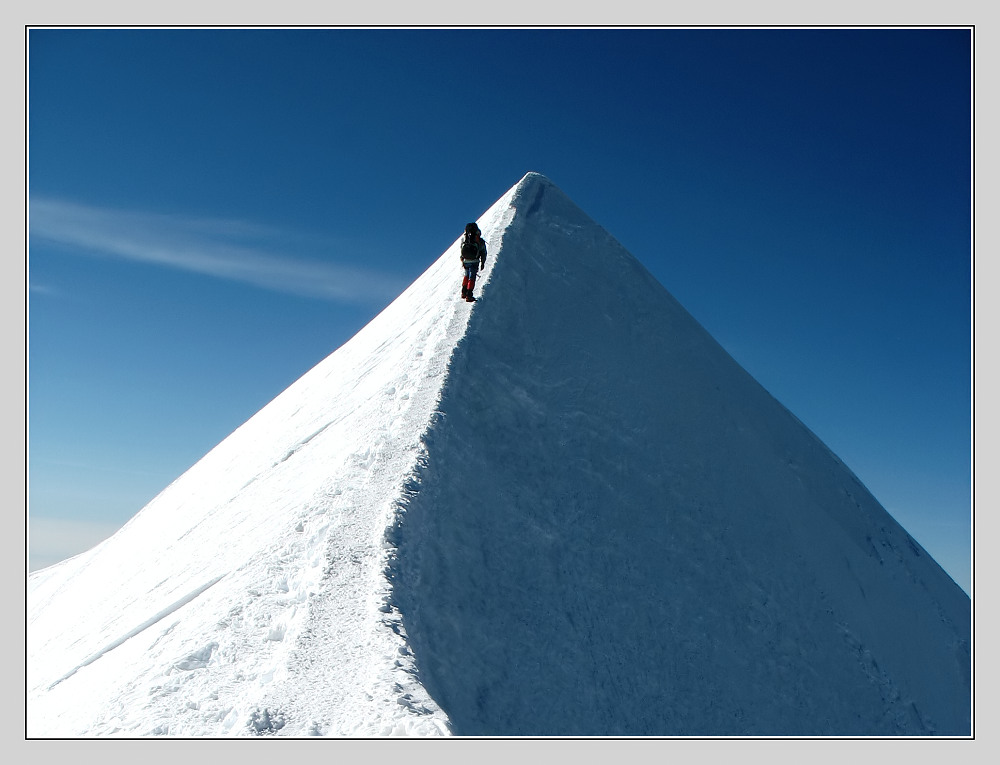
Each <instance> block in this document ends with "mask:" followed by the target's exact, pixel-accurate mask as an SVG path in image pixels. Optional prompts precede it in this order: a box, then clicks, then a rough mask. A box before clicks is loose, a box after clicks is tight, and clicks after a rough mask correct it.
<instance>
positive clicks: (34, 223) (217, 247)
mask: <svg viewBox="0 0 1000 765" xmlns="http://www.w3.org/2000/svg"><path fill="white" fill-rule="evenodd" d="M28 220H29V232H30V235H31V236H32V237H33V238H38V239H40V240H47V241H49V242H54V243H58V244H60V245H62V246H65V247H69V248H71V249H73V250H76V251H79V252H81V253H85V254H90V255H99V256H101V255H103V256H112V257H118V258H123V259H126V260H132V261H137V262H141V263H150V264H155V265H159V266H165V267H168V268H176V269H180V270H184V271H190V272H194V273H199V274H205V275H208V276H213V277H216V278H219V279H227V280H229V281H235V282H242V283H245V284H252V285H254V286H255V287H260V288H263V289H268V290H273V291H277V292H283V293H289V294H293V295H299V296H304V297H311V298H319V299H324V300H333V301H338V302H347V303H371V302H386V301H388V300H391V299H392V298H394V297H395V296H396V295H398V294H399V293H400V292H401V291H402V290H403V289H404V288H405V287H406V282H405V281H403V280H401V279H400V278H399V277H398V276H397V275H395V274H387V273H384V272H379V271H375V270H372V269H365V268H358V267H355V266H344V265H339V264H337V263H333V262H330V261H327V260H318V259H308V258H303V257H299V256H296V255H291V254H289V253H288V251H289V249H291V248H293V247H296V242H298V244H299V245H301V246H303V248H304V249H315V248H316V243H315V242H311V243H309V246H308V247H305V246H304V245H303V242H302V239H301V237H296V236H295V235H290V234H287V233H284V232H281V231H277V230H274V229H270V228H267V227H263V226H258V225H254V224H250V223H246V222H242V221H234V220H226V219H216V220H213V219H203V218H192V217H186V216H178V215H164V214H158V213H146V212H132V211H126V210H117V209H111V208H102V207H94V206H89V205H83V204H78V203H74V202H66V201H61V200H54V199H46V198H38V197H33V198H32V199H31V201H30V203H29V208H28ZM333 247H334V246H333V245H328V246H327V248H326V249H327V251H329V249H332V248H333Z"/></svg>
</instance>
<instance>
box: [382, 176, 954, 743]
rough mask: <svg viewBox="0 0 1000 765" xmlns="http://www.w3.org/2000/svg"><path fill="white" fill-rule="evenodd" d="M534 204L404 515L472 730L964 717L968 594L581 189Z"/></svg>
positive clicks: (414, 634)
mask: <svg viewBox="0 0 1000 765" xmlns="http://www.w3.org/2000/svg"><path fill="white" fill-rule="evenodd" d="M514 206H515V207H516V209H517V214H516V216H515V218H514V221H513V224H512V225H511V226H510V227H509V228H508V230H507V233H506V235H505V237H504V242H503V251H502V253H501V254H500V256H499V259H498V262H497V265H496V268H495V271H494V273H493V274H492V277H491V279H490V283H489V285H488V286H487V288H486V290H485V293H484V297H483V299H482V300H481V301H480V303H479V304H478V305H477V308H476V311H475V312H474V313H473V315H472V318H471V320H470V322H469V326H468V330H467V332H466V335H465V336H464V337H463V339H462V340H461V341H460V343H459V345H458V347H457V349H456V351H455V354H454V357H453V359H452V368H451V372H450V374H449V377H448V380H447V382H446V384H445V389H444V392H443V396H442V400H441V403H440V406H439V409H440V412H441V414H440V415H439V416H438V417H436V418H435V421H434V424H433V427H432V429H431V430H430V432H429V433H428V434H427V436H426V439H425V440H426V443H427V454H426V455H425V458H424V467H423V469H422V471H421V472H420V474H419V475H418V476H417V479H416V480H415V481H414V483H413V486H412V491H413V493H412V496H411V497H410V498H409V500H408V503H407V506H406V512H405V514H404V515H402V517H401V519H400V524H399V529H398V533H397V537H398V545H399V550H398V557H397V560H396V563H395V574H396V587H395V591H394V599H395V603H396V604H397V606H398V607H399V609H400V610H401V612H402V615H403V619H404V622H405V623H406V624H407V627H408V630H409V633H410V635H411V648H412V649H413V650H414V651H415V653H416V656H417V660H418V664H419V665H420V668H421V677H422V679H423V682H424V685H425V687H426V688H427V690H428V691H429V692H430V694H431V695H432V696H433V697H434V699H435V700H436V701H437V703H438V704H440V706H441V707H442V709H443V710H444V711H445V712H446V713H447V714H448V715H449V717H450V719H451V722H452V725H453V727H454V730H455V732H456V733H459V734H465V735H482V734H487V735H489V734H500V735H595V734H600V735H649V734H656V735H809V736H813V735H909V734H914V735H927V734H951V735H968V734H969V733H970V706H971V701H970V699H971V695H970V694H971V691H970V601H969V598H968V596H967V595H966V594H965V593H964V592H963V591H962V590H961V589H960V588H959V587H958V586H957V585H956V584H955V583H954V582H953V581H952V580H951V579H950V578H949V577H948V575H947V574H946V573H945V572H944V571H943V570H942V569H941V568H940V567H939V566H938V565H937V564H936V563H935V562H934V561H933V560H932V559H931V558H930V557H929V556H928V555H927V553H926V552H925V551H924V550H923V549H922V548H921V547H920V546H919V545H918V544H917V543H916V542H915V541H914V540H913V539H911V538H910V537H909V536H908V535H907V534H906V532H905V531H904V530H903V529H902V528H901V527H900V526H899V525H898V524H897V523H896V522H895V521H894V520H893V519H892V518H891V517H890V516H889V515H888V514H887V513H886V511H885V510H884V509H883V508H882V507H881V506H880V505H879V504H878V502H876V501H875V499H874V498H873V497H872V496H871V495H870V494H869V492H868V491H867V490H866V489H865V487H864V486H862V485H861V484H860V483H859V481H858V480H857V479H856V478H855V476H854V475H853V474H852V473H851V472H850V471H849V470H848V469H847V468H846V467H845V466H844V465H843V464H842V463H841V462H840V461H839V460H838V459H837V457H836V456H835V455H833V454H832V453H831V452H830V451H829V450H828V449H827V448H825V447H824V445H823V444H822V443H820V442H819V441H818V440H817V438H816V437H815V436H814V435H813V434H812V433H811V432H810V431H808V430H807V429H806V428H805V427H804V426H803V425H802V424H801V423H800V422H799V421H798V420H797V419H796V418H795V417H794V416H792V415H791V414H790V413H789V412H788V411H787V410H786V409H785V408H783V407H782V406H781V405H780V404H779V403H778V402H777V401H775V400H774V399H773V398H772V397H771V396H770V395H769V394H768V393H767V392H766V391H765V390H763V389H762V388H761V387H760V386H759V385H758V384H757V383H756V382H755V381H754V380H753V379H751V377H750V376H749V375H748V374H747V373H746V372H745V371H744V370H743V369H742V368H741V367H740V366H739V365H738V364H737V363H736V362H735V361H733V359H732V358H731V357H730V356H729V355H728V354H727V353H726V352H725V351H724V350H723V349H722V348H721V347H720V346H719V345H718V344H717V343H716V342H715V341H714V340H713V339H712V338H711V337H710V336H709V335H708V334H707V333H706V332H705V331H704V330H703V329H702V328H701V327H700V326H699V325H698V324H697V323H696V322H695V321H694V319H692V317H691V316H690V315H689V314H687V312H686V311H684V309H683V308H682V307H681V306H680V305H679V304H678V303H677V302H676V301H675V300H674V299H673V298H672V297H671V296H670V295H669V294H668V293H667V291H666V290H665V289H664V288H663V287H662V286H661V285H660V284H659V283H658V282H656V281H655V279H653V278H652V277H651V276H650V274H649V273H648V272H647V271H646V270H645V269H644V268H643V267H642V266H641V265H640V264H639V263H638V262H637V261H636V260H635V259H634V258H633V257H632V256H631V255H629V254H628V253H627V252H625V251H624V250H623V249H622V247H621V246H620V245H619V244H618V243H617V242H616V241H615V240H614V239H612V238H611V237H610V236H609V235H608V234H607V233H606V232H605V231H604V230H603V229H601V228H600V227H599V226H598V225H596V224H595V223H594V222H593V221H591V220H590V219H589V218H588V217H587V216H586V215H584V214H583V213H582V212H581V211H580V210H579V209H578V208H577V207H576V206H575V205H574V204H573V203H572V202H571V201H570V200H569V199H567V198H566V196H565V195H563V194H562V192H561V191H560V190H559V189H557V188H556V187H555V186H553V185H552V184H551V183H549V182H548V181H547V180H546V179H544V178H542V177H540V176H529V177H528V178H527V179H526V180H525V181H524V182H523V183H522V185H521V187H520V189H519V190H518V192H517V195H516V196H515V198H514Z"/></svg>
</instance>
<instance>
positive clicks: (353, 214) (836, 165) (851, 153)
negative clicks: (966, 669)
mask: <svg viewBox="0 0 1000 765" xmlns="http://www.w3.org/2000/svg"><path fill="white" fill-rule="evenodd" d="M28 44H29V62H28V65H29V69H28V75H29V80H28V87H29V104H28V118H29V125H28V127H29V133H28V135H29V145H28V149H29V173H28V181H29V185H28V192H29V216H30V229H31V237H30V240H29V285H30V291H29V407H30V409H29V428H30V430H29V490H30V499H29V502H30V504H29V513H30V516H31V518H32V521H34V520H35V519H55V520H63V521H66V520H80V521H87V522H94V523H96V524H107V525H109V526H113V525H120V524H121V523H123V522H124V521H126V520H127V519H128V518H129V517H131V516H132V515H133V514H134V513H135V512H137V511H138V510H139V509H141V507H142V506H143V505H144V504H145V503H146V502H148V501H149V500H150V499H151V498H152V497H153V496H154V495H155V494H156V493H157V492H158V491H159V490H161V489H162V488H164V487H165V486H166V485H167V484H168V483H169V482H170V481H172V480H173V479H174V478H176V477H177V476H178V475H180V473H182V472H183V471H184V470H186V469H187V468H188V467H190V465H192V464H193V463H194V462H195V461H197V460H198V459H199V458H200V457H201V456H202V455H204V454H205V453H206V452H207V451H208V450H209V449H211V448H212V447H213V446H214V445H215V444H217V443H218V442H219V441H221V440H222V439H223V438H225V437H226V436H227V435H228V434H229V433H231V432H232V431H233V430H234V429H235V428H236V427H238V426H239V425H240V424H241V423H242V422H244V421H245V420H246V419H247V418H249V417H250V416H251V415H253V414H254V413H255V412H256V411H257V410H259V409H260V408H261V407H262V406H264V405H265V404H266V403H267V402H268V401H270V400H271V399H272V398H273V397H274V396H276V395H277V394H278V393H280V392H281V390H283V389H284V388H285V387H286V386H287V385H289V384H290V383H292V382H293V381H295V380H296V379H297V378H298V377H299V376H301V375H302V374H303V373H304V372H306V371H307V370H308V369H309V368H311V367H312V366H313V365H314V364H316V363H317V362H318V361H320V360H321V359H322V358H324V357H325V356H326V355H328V354H329V353H330V352H332V351H333V350H335V349H336V348H337V347H339V346H340V345H341V344H342V343H343V342H345V341H346V340H347V339H349V338H350V337H351V336H352V335H353V334H354V333H355V332H356V331H357V330H358V329H360V328H361V327H362V326H364V324H366V323H367V322H368V321H369V320H370V319H371V318H372V317H373V316H374V315H375V314H376V313H378V311H380V310H381V309H382V308H383V307H384V306H385V305H386V304H387V303H388V302H389V301H390V300H391V299H392V298H393V297H394V296H395V295H396V294H398V292H400V291H401V290H402V289H403V288H404V287H405V286H406V285H407V284H408V283H410V282H411V281H412V280H413V279H414V278H416V277H417V276H418V275H419V274H420V273H422V272H423V270H424V269H425V268H426V267H427V266H428V265H430V263H431V262H433V260H434V259H435V258H436V257H437V256H439V255H440V254H441V253H442V252H443V251H444V250H445V249H446V248H447V247H448V245H450V244H451V242H452V241H454V239H455V238H456V237H457V236H459V235H460V234H461V231H462V227H463V225H464V224H465V222H467V221H468V220H472V219H474V218H476V217H478V216H479V215H480V214H481V213H482V212H483V211H484V210H485V209H486V208H487V207H488V206H489V205H490V204H491V203H492V202H493V201H495V200H496V199H497V198H498V197H499V196H500V195H501V194H503V193H504V192H505V191H506V190H507V189H508V188H509V187H510V186H512V185H513V184H514V183H516V182H517V181H518V180H519V179H520V178H521V177H522V176H523V175H524V173H526V172H528V171H531V170H534V171H538V172H541V173H544V174H545V175H547V176H548V177H549V178H550V179H551V180H552V181H553V182H554V183H555V184H556V185H558V186H559V187H560V188H561V189H562V190H563V191H565V192H566V193H567V194H568V195H569V196H570V197H571V198H572V199H573V200H574V201H575V202H576V203H577V204H578V205H579V206H580V207H581V208H583V210H584V211H585V212H587V213H588V214H589V215H590V216H591V217H593V218H594V219H595V220H597V221H598V222H599V223H600V224H601V225H603V226H604V227H605V228H606V229H607V230H608V231H610V232H611V233H612V234H613V235H614V236H615V237H616V238H618V239H619V240H620V241H621V242H622V244H624V245H625V247H626V248H627V249H628V250H629V251H630V252H632V254H634V255H635V256H636V257H637V258H639V260H641V261H642V262H643V263H644V264H645V265H646V266H647V267H648V268H649V269H650V270H651V271H652V272H653V274H654V275H655V276H656V277H657V278H658V279H659V280H660V281H661V282H662V283H663V284H664V286H666V287H667V289H668V290H670V292H671V293H672V294H673V295H674V296H675V297H677V298H678V299H679V300H680V301H681V303H682V304H684V306H685V307H686V308H687V309H688V310H689V311H690V312H691V313H692V314H693V315H694V316H695V317H696V318H697V319H698V320H699V321H700V322H701V323H702V324H703V325H704V326H705V327H706V328H707V329H708V330H709V331H710V332H711V333H712V334H713V335H714V336H715V337H716V339H718V340H719V342H720V343H721V344H722V345H723V346H724V347H725V348H726V349H727V350H728V351H729V352H730V353H732V354H733V356H734V357H735V358H736V359H737V361H739V362H740V363H741V364H742V365H743V366H744V367H745V368H746V369H747V370H748V371H749V372H750V373H751V374H753V375H754V377H756V378H757V379H758V380H759V381H760V382H761V383H762V384H763V385H764V386H765V387H766V388H767V389H768V390H770V391H771V392H772V393H773V394H774V395H775V396H776V397H777V398H778V399H779V400H780V401H781V402H782V403H784V404H785V405H786V406H787V407H788V408H789V409H790V410H791V411H792V412H794V413H795V414H796V415H797V416H798V417H799V418H800V419H801V420H802V421H803V422H805V424H806V425H808V426H809V427H810V428H811V429H812V430H814V431H815V432H816V433H817V435H819V437H820V438H821V439H823V440H824V441H825V442H826V443H827V445H828V446H830V447H831V448H832V449H833V451H834V452H836V453H837V454H838V455H839V456H840V457H841V458H842V459H843V460H844V461H845V462H846V464H847V465H848V466H849V467H851V468H852V469H853V470H854V471H855V473H856V474H857V475H858V476H859V478H860V479H861V480H862V481H863V482H864V483H865V484H866V485H867V486H868V488H869V489H871V491H872V492H873V493H874V494H875V496H876V497H877V498H878V499H879V500H880V501H881V502H882V503H883V504H884V505H885V506H886V509H888V510H889V511H890V512H891V513H892V514H893V515H894V516H895V517H896V518H897V519H898V520H899V521H900V522H901V523H902V524H903V525H904V526H905V527H906V528H907V530H908V531H910V533H911V534H912V535H913V536H914V537H915V538H916V539H917V540H918V541H919V542H920V543H921V544H923V545H924V546H925V547H926V548H928V550H929V551H930V552H931V554H932V555H934V557H935V558H936V559H937V560H938V561H939V562H940V563H941V564H942V565H943V566H944V567H945V568H946V569H947V570H948V571H949V573H950V574H951V575H952V577H953V578H955V580H956V581H958V582H959V584H961V585H962V586H963V587H965V588H966V590H969V589H970V579H971V573H970V565H971V564H970V545H971V531H970V528H971V517H970V516H971V477H970V473H971V444H970V438H971V391H970V388H971V374H970V369H971V320H970V315H971V297H970V296H971V246H970V241H971V221H970V219H971V160H972V158H971V106H972V103H971V99H972V90H971V45H972V33H971V31H970V30H967V29H936V30H935V29H895V30H878V29H847V30H837V29H777V30H759V29H734V30H723V29H706V30H695V29H659V30H657V29H630V30H624V29H620V30H607V29H605V30H597V29H575V30H552V29H540V30H527V29H514V30H499V29H480V30H468V29H465V30H458V29H455V30H426V29H408V30H389V29H379V30H359V29H345V30H323V29H306V30H293V29H286V30H262V29H242V30H220V29H200V30H199V29H177V30H167V29H156V30H140V29H118V30H96V29H66V30H59V29H32V30H31V31H30V32H29V34H28ZM459 279H460V274H458V273H456V284H458V282H459ZM553 288H554V289H558V285H557V284H556V285H553ZM636 363H637V364H641V363H642V360H641V359H637V360H636ZM38 541H39V544H41V541H42V540H41V538H40V537H39V540H38ZM34 542H35V540H34V539H33V544H34Z"/></svg>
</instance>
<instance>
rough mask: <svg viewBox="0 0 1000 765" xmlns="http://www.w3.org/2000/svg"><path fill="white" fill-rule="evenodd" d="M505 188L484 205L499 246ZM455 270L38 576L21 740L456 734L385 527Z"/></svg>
mask: <svg viewBox="0 0 1000 765" xmlns="http://www.w3.org/2000/svg"><path fill="white" fill-rule="evenodd" d="M510 196H511V192H509V193H508V194H507V195H505V196H504V197H503V198H501V199H500V200H498V201H497V203H496V204H495V205H494V206H493V207H492V208H491V209H490V210H489V211H487V212H486V213H485V214H484V215H483V217H482V218H481V219H480V227H481V228H482V230H483V234H484V236H485V237H486V238H487V240H488V241H489V242H490V243H491V244H493V246H495V247H496V246H498V245H499V242H500V241H501V237H502V232H503V229H504V227H505V226H506V224H507V222H508V221H509V218H510V215H511V211H510V209H509V202H510ZM464 223H465V221H460V222H459V223H458V224H457V225H456V228H457V229H458V230H459V231H461V229H462V228H463V227H464ZM489 273H490V266H489V264H488V265H487V269H486V272H485V278H487V279H488V277H489ZM482 281H483V278H481V283H482ZM460 282H461V266H460V261H459V256H458V248H457V240H456V242H455V244H453V246H452V247H450V248H449V249H448V250H447V251H446V252H445V253H444V254H443V255H442V256H441V257H440V258H439V259H438V260H437V262H435V263H434V265H432V266H431V267H430V268H429V269H428V270H427V271H426V272H425V273H424V274H423V275H422V276H421V277H420V278H419V279H418V280H417V281H416V282H415V283H414V284H413V285H411V286H410V288H409V289H407V290H406V291H405V292H404V293H403V294H402V295H401V296H400V297H399V298H398V299H397V300H396V301H395V302H393V303H392V305H390V306H389V307H388V308H386V309H385V310H384V311H383V312H382V313H381V314H380V315H379V316H377V317H376V318H375V319H374V320H373V321H372V322H371V323H370V324H369V325H368V326H366V327H365V328H364V329H363V330H362V331H361V332H359V333H358V334H357V335H356V336H355V337H354V338H352V339H351V340H350V341H349V342H348V343H346V344H345V345H344V346H343V347H341V348H340V349H338V350H337V351H336V352H334V353H333V354H331V355H330V356H329V357H328V358H327V359H325V360H324V361H323V362H321V363H320V364H319V365H317V366H316V367H315V368H314V369H312V370H311V371H309V372H308V373H306V374H305V375H304V376H303V377H302V378H301V379H299V380H298V381H297V382H296V383H295V384H293V385H292V386H291V387H289V388H288V389H287V390H286V391H284V392H283V393H282V394H281V395H280V396H278V397H277V398H276V399H275V400H274V401H272V402H271V403H270V404H268V405H267V406H266V407H265V408H264V409H262V410H261V411H260V412H259V413H257V414H256V415H255V416H254V417H253V418H251V419H250V420H249V421H248V422H247V423H246V424H244V425H243V426H242V427H241V428H239V429H238V430H237V431H236V432H234V433H233V434H232V435H231V436H229V437H228V438H227V439H226V440H225V441H223V442H222V443H221V444H219V446H217V447H216V448H215V449H214V450H213V451H211V452H210V453H209V454H208V455H206V456H205V457H204V458H203V459H202V460H200V461H199V462H198V463H197V464H196V465H195V466H194V467H192V468H191V469H190V470H189V471H188V472H186V473H185V474H184V475H183V476H181V477H180V478H179V479H178V480H177V481H175V482H174V483H173V484H171V485H170V486H169V487H168V488H167V489H165V490H164V491H163V492H162V493H161V494H160V495H159V496H157V497H156V498H155V499H154V500H153V501H152V502H150V504H149V505H147V506H146V507H145V508H144V509H143V510H142V511H140V512H139V513H138V514H137V515H136V516H135V517H134V518H133V519H132V520H131V521H130V522H129V523H128V524H126V526H125V527H124V528H122V529H121V530H120V531H119V532H118V533H117V534H115V535H114V536H113V537H112V538H110V539H108V540H107V541H105V542H104V543H102V544H101V545H99V546H98V547H96V548H94V549H93V550H90V551H89V552H87V553H84V554H82V555H79V556H76V557H74V558H72V559H70V560H68V561H64V562H62V563H60V564H57V565H56V566H53V567H51V568H48V569H44V570H42V571H39V572H35V573H33V574H31V575H30V577H29V580H28V614H27V617H28V630H27V645H28V656H27V686H28V687H27V732H28V735H29V736H79V735H110V734H117V735H128V736H140V735H150V734H159V735H184V736H206V735H207V736H224V735H248V734H255V733H279V734H282V735H393V734H408V735H433V734H439V733H444V732H447V720H446V718H445V716H444V715H443V714H442V713H441V711H440V710H439V709H438V708H437V707H436V705H435V704H434V702H433V701H432V700H430V699H428V698H427V696H426V694H425V693H424V692H423V690H422V688H421V687H420V686H419V684H417V683H416V681H415V679H414V673H413V657H412V655H410V653H409V651H408V649H407V648H406V645H405V642H404V640H403V638H402V637H401V636H400V634H397V633H398V632H400V631H401V630H400V628H399V626H398V625H394V624H393V623H392V620H393V618H394V617H393V615H392V614H389V613H387V607H386V605H385V601H386V597H387V588H388V582H387V580H386V577H385V566H386V556H387V547H386V544H385V532H386V528H387V527H388V526H389V525H390V524H391V523H392V518H393V514H394V512H395V507H396V505H397V503H398V499H399V496H400V492H401V491H402V486H403V484H404V481H405V480H406V477H407V476H408V475H409V474H410V473H411V472H412V470H413V467H414V464H415V460H416V456H417V454H418V452H419V450H420V448H421V443H420V438H421V435H422V433H423V432H424V430H425V429H426V428H427V425H428V422H429V419H430V416H431V413H432V412H433V411H434V409H435V407H436V403H437V398H438V396H439V393H440V389H441V385H442V383H443V381H444V378H445V375H446V373H447V365H448V361H449V358H450V356H451V352H452V349H453V348H454V345H455V343H456V342H457V340H458V338H460V337H461V336H462V334H463V332H464V331H465V325H466V322H467V321H468V317H469V314H470V311H471V308H472V306H471V305H470V304H468V303H465V302H464V301H459V300H458V299H457V298H458V292H459V288H460ZM478 289H479V288H478V287H477V290H478Z"/></svg>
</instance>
